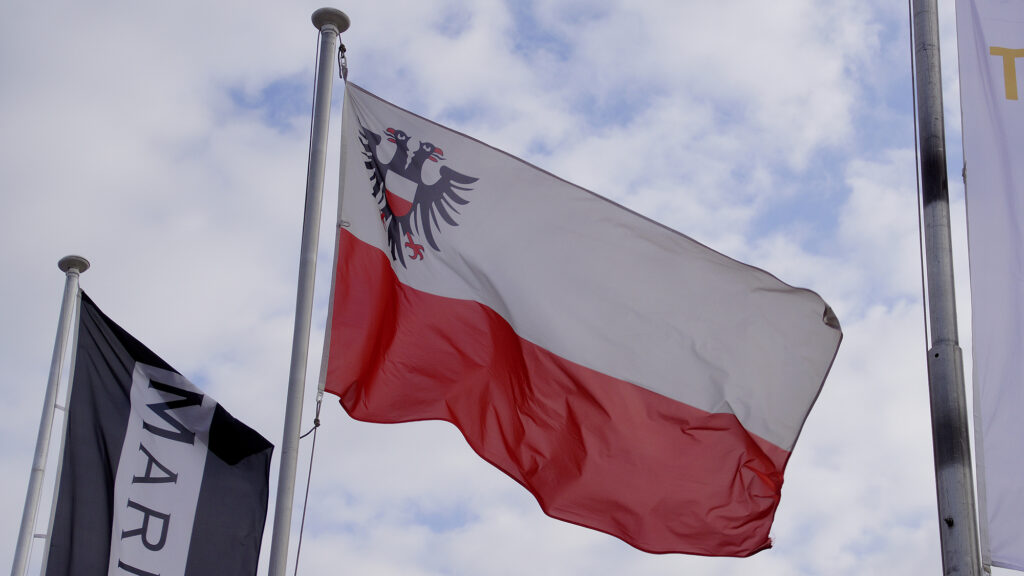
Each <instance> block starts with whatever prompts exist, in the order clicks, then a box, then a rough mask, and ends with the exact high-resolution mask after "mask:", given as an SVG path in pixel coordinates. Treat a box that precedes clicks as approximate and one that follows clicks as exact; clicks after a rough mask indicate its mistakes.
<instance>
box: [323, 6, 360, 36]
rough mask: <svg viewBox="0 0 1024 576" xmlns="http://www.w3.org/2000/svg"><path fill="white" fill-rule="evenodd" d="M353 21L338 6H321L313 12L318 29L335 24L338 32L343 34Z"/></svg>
mask: <svg viewBox="0 0 1024 576" xmlns="http://www.w3.org/2000/svg"><path fill="white" fill-rule="evenodd" d="M351 23H352V21H351V20H349V18H348V16H347V15H346V14H345V13H344V12H342V11H341V10H338V9H337V8H320V9H319V10H317V11H316V12H313V25H314V26H316V27H317V29H318V30H323V29H324V27H326V26H334V27H335V28H337V29H338V34H341V33H342V32H344V31H345V30H348V27H349V25H350V24H351Z"/></svg>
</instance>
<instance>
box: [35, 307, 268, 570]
mask: <svg viewBox="0 0 1024 576" xmlns="http://www.w3.org/2000/svg"><path fill="white" fill-rule="evenodd" d="M68 409H69V414H68V427H67V430H66V431H65V434H66V440H65V442H66V447H65V451H64V462H63V466H62V473H61V478H60V479H59V482H60V491H59V495H58V497H57V504H56V506H57V509H56V516H55V520H54V526H53V532H52V534H51V539H50V549H49V558H48V560H47V567H46V574H47V576H70V575H75V576H92V575H97V576H98V575H106V574H135V575H141V576H145V575H148V574H160V575H162V576H170V575H173V574H186V575H189V576H197V575H214V574H216V575H235V574H237V575H242V574H245V575H252V574H255V573H256V566H257V562H258V560H259V553H260V543H261V541H262V538H263V527H264V523H265V521H266V516H267V497H268V494H269V483H268V479H269V473H270V457H271V453H272V452H273V449H274V447H273V446H272V445H271V444H270V443H269V442H267V441H266V440H265V439H264V438H263V437H262V436H260V435H259V434H258V433H257V432H255V431H254V430H252V429H251V428H249V427H248V426H246V425H245V424H243V423H242V422H239V421H238V420H236V419H234V418H233V417H232V416H231V415H230V414H228V412H227V411H226V410H224V409H223V408H222V407H221V406H220V405H219V404H217V403H216V402H215V401H214V400H213V399H212V398H210V397H209V396H207V395H205V394H203V392H202V391H200V390H199V389H198V388H196V387H195V386H194V385H193V384H192V383H191V382H189V381H188V380H187V379H185V377H183V376H182V375H181V374H179V373H178V372H176V371H175V370H174V369H173V368H171V367H170V366H169V365H168V364H167V363H166V362H164V361H163V360H161V359H160V358H159V357H158V356H157V355H156V354H154V353H153V352H151V351H150V350H149V349H148V348H146V347H145V346H143V345H142V344H141V343H140V342H139V341H138V340H136V339H135V338H133V337H132V336H131V335H130V334H128V333H127V332H125V331H124V330H123V329H122V328H121V327H120V326H118V325H117V324H115V323H113V322H112V321H111V320H110V319H109V318H108V317H107V316H106V315H105V314H103V312H101V311H100V310H99V308H97V307H96V305H95V304H94V303H93V302H92V300H91V299H89V297H88V296H86V295H85V293H82V305H81V312H80V313H79V331H78V349H77V352H76V360H75V373H74V381H73V388H72V392H71V402H70V406H69V408H68Z"/></svg>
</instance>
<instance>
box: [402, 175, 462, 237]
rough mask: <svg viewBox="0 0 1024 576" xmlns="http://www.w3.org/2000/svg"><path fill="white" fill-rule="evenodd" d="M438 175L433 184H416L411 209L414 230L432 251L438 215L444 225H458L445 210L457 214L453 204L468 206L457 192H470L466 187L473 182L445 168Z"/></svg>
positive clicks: (457, 211)
mask: <svg viewBox="0 0 1024 576" xmlns="http://www.w3.org/2000/svg"><path fill="white" fill-rule="evenodd" d="M439 172H440V174H441V177H440V178H439V179H438V180H437V182H434V183H433V184H429V185H428V184H420V185H419V187H418V188H417V189H416V197H415V198H414V199H413V206H412V209H413V210H414V211H416V231H417V232H422V233H423V235H424V236H425V237H426V238H427V242H428V243H429V244H430V247H431V248H433V249H434V250H440V248H438V247H437V243H436V242H434V229H435V228H436V227H437V225H438V224H439V222H438V220H437V218H438V216H440V217H441V219H443V220H444V221H445V222H447V223H448V224H450V225H452V226H458V225H459V224H458V223H457V222H456V221H455V219H454V218H452V215H451V214H450V213H449V211H450V212H454V213H456V214H458V213H459V210H458V209H457V208H456V207H455V204H458V205H459V206H465V205H466V204H469V200H466V199H465V198H463V197H462V196H459V194H458V192H464V191H468V190H472V188H470V187H468V186H466V185H467V184H472V183H473V182H476V181H477V178H474V177H472V176H466V175H465V174H461V173H459V172H456V171H455V170H452V169H451V168H449V167H447V166H441V169H440V170H439Z"/></svg>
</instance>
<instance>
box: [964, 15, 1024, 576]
mask: <svg viewBox="0 0 1024 576" xmlns="http://www.w3.org/2000/svg"><path fill="white" fill-rule="evenodd" d="M957 31H958V45H959V57H960V93H961V100H962V109H963V125H964V157H965V163H966V169H967V214H968V231H969V232H968V235H969V240H970V259H971V303H972V308H973V333H974V387H975V400H974V401H975V404H976V408H975V413H976V415H977V422H976V425H977V426H976V438H977V446H976V450H977V451H978V455H979V463H980V468H979V471H978V476H979V478H978V481H979V491H980V493H981V502H982V507H983V510H981V520H982V523H983V527H982V529H983V531H984V530H985V528H986V526H984V524H985V523H986V521H987V531H988V536H989V546H990V548H989V550H987V551H986V556H988V555H989V554H991V558H990V560H991V563H992V564H993V565H995V566H1001V567H1005V568H1013V569H1017V570H1024V451H1022V447H1024V418H1022V417H1021V414H1022V413H1024V292H1022V288H1024V282H1022V280H1024V252H1022V251H1021V248H1022V246H1024V229H1022V227H1024V0H957ZM988 560H989V558H986V561H988Z"/></svg>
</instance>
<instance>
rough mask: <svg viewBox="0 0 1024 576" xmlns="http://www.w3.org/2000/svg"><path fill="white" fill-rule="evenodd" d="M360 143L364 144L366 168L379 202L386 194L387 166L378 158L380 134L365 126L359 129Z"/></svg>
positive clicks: (374, 194)
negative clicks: (382, 195) (385, 177)
mask: <svg viewBox="0 0 1024 576" xmlns="http://www.w3.org/2000/svg"><path fill="white" fill-rule="evenodd" d="M359 141H360V142H362V144H363V156H365V157H366V161H365V162H364V166H366V169H367V170H369V171H370V182H371V183H372V184H373V196H374V197H375V198H377V200H378V201H380V200H381V199H382V197H381V194H383V193H384V176H386V174H385V171H386V170H387V166H385V165H384V164H382V163H381V162H380V158H379V157H378V156H377V146H379V145H380V142H381V137H380V134H376V133H374V132H372V131H370V130H368V129H366V128H365V127H363V126H360V127H359Z"/></svg>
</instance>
